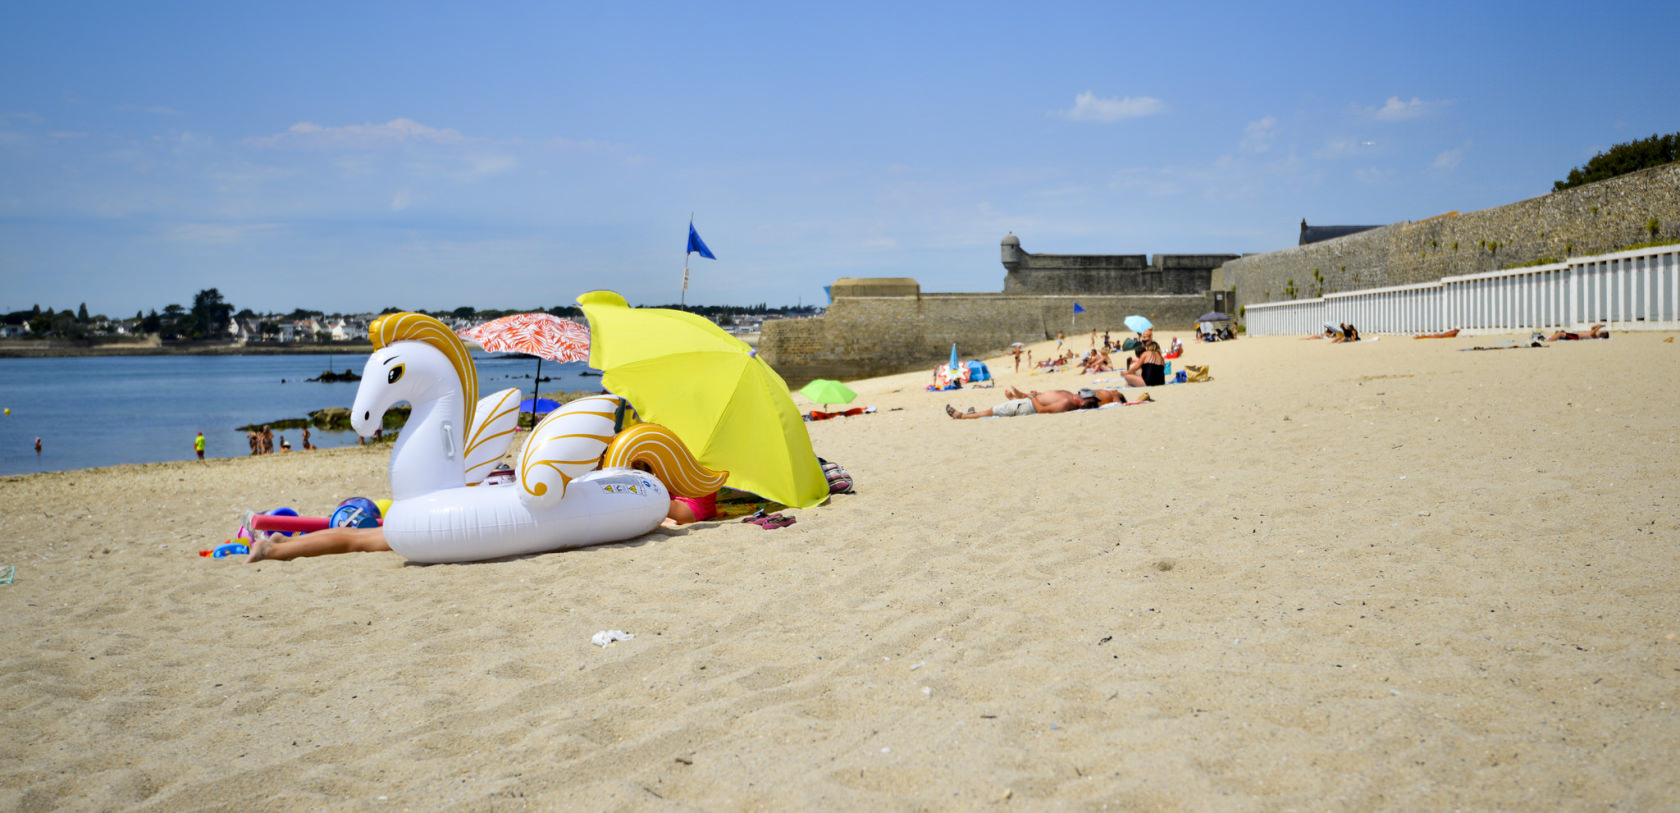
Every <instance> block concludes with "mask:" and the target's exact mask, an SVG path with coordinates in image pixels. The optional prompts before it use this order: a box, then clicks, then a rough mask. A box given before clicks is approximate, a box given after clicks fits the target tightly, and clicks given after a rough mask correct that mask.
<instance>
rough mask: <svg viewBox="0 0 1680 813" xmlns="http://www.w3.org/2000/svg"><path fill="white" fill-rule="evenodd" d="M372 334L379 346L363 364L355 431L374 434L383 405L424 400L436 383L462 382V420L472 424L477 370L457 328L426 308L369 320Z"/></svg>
mask: <svg viewBox="0 0 1680 813" xmlns="http://www.w3.org/2000/svg"><path fill="white" fill-rule="evenodd" d="M368 338H369V339H370V340H372V342H373V346H374V348H375V350H374V352H373V354H372V355H370V356H368V361H367V366H365V367H364V368H362V384H361V387H359V388H358V389H357V390H356V403H355V406H353V407H352V408H351V413H350V425H351V426H352V427H354V428H355V430H356V433H357V434H359V435H361V436H363V437H370V436H372V435H373V433H374V430H377V429H379V428H380V426H381V422H382V421H383V420H384V416H385V410H387V409H389V408H391V406H392V405H393V404H396V403H397V402H399V401H408V402H410V403H415V402H417V401H419V400H422V399H421V398H420V396H421V394H422V393H424V392H426V391H427V389H428V388H429V387H431V386H432V385H434V384H438V383H456V382H458V383H459V385H460V388H461V401H462V407H463V410H464V414H463V416H462V417H463V418H464V425H466V426H471V425H472V419H473V408H474V406H476V405H477V402H478V370H477V368H475V367H474V366H473V361H472V355H471V353H470V352H468V350H467V345H466V343H464V342H462V341H461V339H460V338H459V337H457V336H456V335H455V332H454V331H452V330H450V329H449V327H448V326H446V325H444V324H443V323H442V322H439V321H438V320H436V319H433V318H432V317H430V316H427V315H425V314H423V313H392V314H388V315H385V316H381V317H379V318H378V319H375V320H374V321H373V324H371V325H369V326H368Z"/></svg>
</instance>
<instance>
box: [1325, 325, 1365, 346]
mask: <svg viewBox="0 0 1680 813" xmlns="http://www.w3.org/2000/svg"><path fill="white" fill-rule="evenodd" d="M1357 341H1359V331H1357V330H1355V329H1354V328H1353V325H1350V324H1347V323H1345V322H1344V323H1342V333H1341V335H1339V336H1331V337H1330V343H1331V344H1343V343H1346V342H1357Z"/></svg>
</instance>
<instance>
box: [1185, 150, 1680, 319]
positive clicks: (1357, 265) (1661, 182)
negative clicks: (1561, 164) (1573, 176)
mask: <svg viewBox="0 0 1680 813" xmlns="http://www.w3.org/2000/svg"><path fill="white" fill-rule="evenodd" d="M1653 219H1655V220H1656V221H1657V236H1656V238H1655V239H1675V238H1680V163H1674V164H1667V165H1664V166H1660V167H1653V168H1650V169H1646V170H1641V171H1639V172H1635V173H1630V174H1628V175H1622V176H1618V177H1615V178H1611V179H1609V180H1605V181H1599V182H1597V183H1593V184H1588V185H1586V186H1578V187H1575V188H1573V189H1566V190H1564V191H1562V192H1554V193H1552V194H1549V195H1542V196H1540V197H1537V198H1530V199H1528V200H1524V201H1518V202H1516V203H1511V204H1507V205H1505V206H1496V207H1493V208H1491V209H1482V210H1479V211H1474V212H1469V213H1466V214H1448V215H1441V216H1438V217H1432V218H1429V219H1427V220H1419V221H1416V222H1410V221H1408V222H1402V223H1394V224H1390V225H1387V226H1382V227H1380V228H1376V229H1372V230H1370V231H1364V232H1359V233H1358V234H1353V235H1349V236H1346V237H1339V238H1336V239H1333V240H1326V241H1324V242H1321V243H1311V244H1309V245H1304V246H1296V247H1292V248H1286V249H1283V250H1281V251H1273V252H1268V253H1265V254H1251V255H1248V256H1245V257H1242V258H1239V259H1233V260H1230V261H1227V262H1226V263H1224V265H1223V266H1222V267H1221V268H1220V269H1218V270H1217V271H1216V272H1214V274H1213V278H1212V280H1211V281H1210V287H1212V288H1214V289H1231V290H1234V291H1235V301H1236V302H1239V303H1243V304H1254V303H1261V302H1279V301H1287V300H1291V299H1312V298H1315V297H1318V296H1322V295H1324V294H1332V293H1337V292H1341V291H1354V290H1360V289H1364V288H1378V287H1382V286H1386V285H1409V284H1412V283H1419V282H1433V281H1435V280H1438V279H1441V278H1442V277H1452V276H1462V275H1465V274H1476V273H1481V272H1484V271H1496V270H1499V269H1502V268H1510V267H1512V266H1516V265H1522V264H1524V263H1527V262H1531V261H1534V260H1537V259H1540V258H1542V257H1547V258H1556V259H1560V260H1561V259H1563V258H1566V257H1570V256H1585V255H1589V254H1603V253H1607V252H1611V251H1616V250H1618V249H1622V248H1625V247H1627V246H1629V245H1633V244H1637V243H1643V242H1647V241H1650V240H1652V239H1653V237H1652V234H1651V232H1650V230H1649V229H1648V226H1649V224H1650V221H1651V220H1653Z"/></svg>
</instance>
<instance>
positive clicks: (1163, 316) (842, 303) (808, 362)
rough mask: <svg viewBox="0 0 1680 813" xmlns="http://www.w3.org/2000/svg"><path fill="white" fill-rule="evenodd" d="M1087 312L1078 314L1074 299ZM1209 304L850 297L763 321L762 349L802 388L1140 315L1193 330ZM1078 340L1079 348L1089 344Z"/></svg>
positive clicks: (1084, 298) (1144, 297)
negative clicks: (819, 310)
mask: <svg viewBox="0 0 1680 813" xmlns="http://www.w3.org/2000/svg"><path fill="white" fill-rule="evenodd" d="M1075 302H1077V303H1079V305H1080V307H1082V308H1084V309H1085V312H1084V313H1080V314H1078V316H1077V318H1076V317H1075V315H1074V313H1073V305H1074V303H1075ZM1209 307H1211V304H1210V300H1209V297H1208V296H1206V295H1200V294H1198V295H1189V296H1180V295H1170V294H1161V295H1148V294H1139V295H1128V296H1108V295H1097V294H1080V295H1078V296H1019V295H1011V294H922V295H920V296H882V297H842V298H837V299H835V300H834V303H833V304H832V305H830V306H829V308H828V312H827V313H826V314H825V315H823V316H819V317H816V318H812V319H778V320H775V321H770V322H765V323H764V333H763V336H762V337H761V338H760V339H759V345H758V349H759V355H760V357H762V358H763V359H764V360H765V361H766V362H768V363H769V364H770V366H771V367H774V368H775V370H776V372H778V373H780V374H781V375H782V377H783V378H786V379H787V380H788V383H789V384H790V385H792V386H794V387H798V386H800V385H801V384H803V383H805V382H807V381H809V380H811V379H813V378H839V379H855V378H868V377H872V376H878V375H890V374H893V373H902V372H908V371H911V370H918V369H926V370H929V371H931V370H932V369H933V368H934V367H935V366H936V365H938V364H939V363H940V362H943V361H945V360H946V359H948V358H950V354H951V345H952V343H955V344H956V345H957V352H958V353H959V354H961V356H962V357H963V358H964V359H970V358H975V357H978V356H989V355H997V354H998V353H1002V352H1004V351H1005V350H1007V349H1008V348H1009V346H1010V345H1011V344H1012V343H1014V342H1036V341H1043V340H1045V339H1054V338H1055V337H1056V333H1057V332H1058V331H1064V332H1066V333H1067V334H1068V335H1069V336H1076V335H1079V334H1080V333H1084V334H1086V335H1087V336H1089V334H1090V332H1091V329H1092V328H1096V329H1097V330H1098V331H1099V332H1100V331H1103V330H1108V331H1111V332H1113V333H1114V334H1115V335H1121V334H1127V333H1129V332H1128V331H1127V330H1126V328H1125V326H1124V320H1125V318H1126V317H1127V316H1129V315H1131V314H1142V315H1144V316H1147V317H1149V319H1150V320H1151V321H1153V322H1154V323H1156V324H1157V325H1160V326H1161V327H1163V328H1171V329H1179V330H1183V329H1189V328H1190V327H1191V326H1192V325H1193V324H1194V323H1195V319H1196V317H1197V316H1200V315H1201V314H1202V313H1204V312H1206V311H1207V310H1208V309H1209ZM1087 346H1089V341H1087V342H1086V343H1085V344H1079V343H1075V344H1074V347H1081V348H1083V347H1087Z"/></svg>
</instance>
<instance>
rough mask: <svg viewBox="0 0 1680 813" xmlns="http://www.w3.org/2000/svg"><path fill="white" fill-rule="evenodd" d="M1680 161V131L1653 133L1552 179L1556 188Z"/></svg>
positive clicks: (1610, 150) (1561, 189) (1603, 153)
mask: <svg viewBox="0 0 1680 813" xmlns="http://www.w3.org/2000/svg"><path fill="white" fill-rule="evenodd" d="M1674 161H1680V133H1670V134H1668V135H1665V136H1658V135H1653V136H1651V137H1650V138H1646V139H1641V140H1639V141H1629V142H1627V143H1626V144H1617V145H1616V146H1614V147H1611V148H1610V149H1608V150H1605V151H1604V152H1601V153H1599V154H1597V155H1595V156H1593V157H1592V160H1590V161H1588V162H1587V163H1586V164H1585V165H1583V166H1579V167H1576V168H1575V169H1572V170H1570V171H1569V177H1568V178H1567V179H1565V180H1561V181H1555V182H1553V183H1552V191H1553V192H1562V191H1563V190H1565V189H1569V188H1571V187H1576V186H1581V185H1582V184H1589V183H1592V182H1594V181H1602V180H1605V179H1606V178H1614V177H1616V176H1617V175H1626V174H1628V173H1629V172H1638V171H1639V170H1642V169H1646V168H1648V167H1655V166H1662V165H1663V164H1667V163H1672V162H1674Z"/></svg>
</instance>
